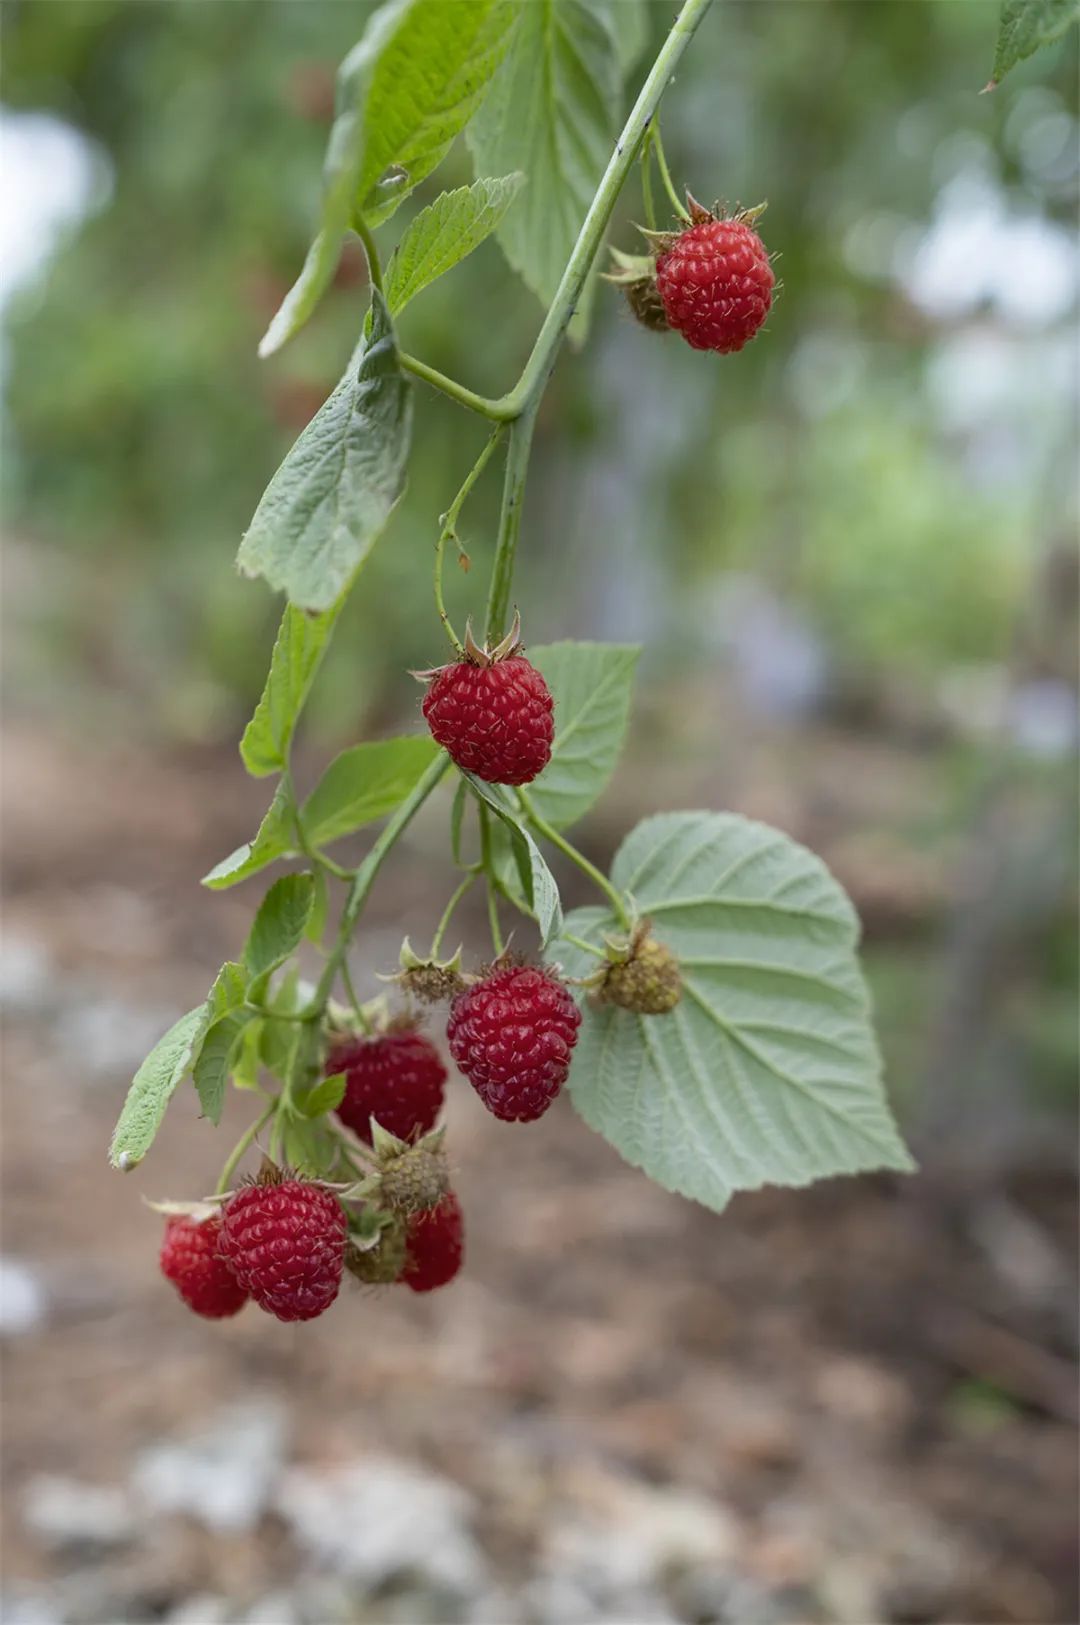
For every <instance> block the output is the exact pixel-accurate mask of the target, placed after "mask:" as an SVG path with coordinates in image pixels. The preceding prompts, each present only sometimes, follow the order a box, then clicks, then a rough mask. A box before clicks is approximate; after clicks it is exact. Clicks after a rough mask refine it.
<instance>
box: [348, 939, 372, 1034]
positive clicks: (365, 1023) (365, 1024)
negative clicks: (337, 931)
mask: <svg viewBox="0 0 1080 1625" xmlns="http://www.w3.org/2000/svg"><path fill="white" fill-rule="evenodd" d="M341 980H342V981H343V982H344V983H345V991H346V993H347V994H348V995H349V1003H350V1004H351V1005H352V1007H353V1014H354V1015H355V1017H356V1019H357V1021H358V1022H359V1023H360V1027H361V1030H362V1031H363V1032H364V1033H365V1034H366V1036H367V1037H368V1038H370V1037H371V1036H372V1034H373V1033H374V1031H375V1029H374V1027H373V1026H372V1025H371V1022H370V1020H369V1018H368V1016H367V1015H366V1014H365V1012H364V1007H363V1005H362V1004H361V1003H360V1000H359V999H358V998H357V996H356V989H355V987H354V986H353V979H352V971H351V970H350V969H349V956H348V954H345V955H343V957H342V960H341Z"/></svg>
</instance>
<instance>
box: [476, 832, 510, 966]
mask: <svg viewBox="0 0 1080 1625" xmlns="http://www.w3.org/2000/svg"><path fill="white" fill-rule="evenodd" d="M478 805H479V811H480V862H481V864H482V865H483V870H484V874H485V876H486V877H487V906H488V924H489V925H490V927H491V945H492V947H493V948H494V950H495V958H496V959H501V958H502V955H503V954H504V953H505V951H506V944H505V943H504V941H503V935H502V931H501V930H500V928H499V899H498V894H497V892H496V889H495V875H494V872H493V870H492V866H491V820H490V818H489V815H488V810H487V808H486V807H485V806H484V804H483V802H480V803H479V804H478Z"/></svg>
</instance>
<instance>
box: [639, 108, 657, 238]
mask: <svg viewBox="0 0 1080 1625" xmlns="http://www.w3.org/2000/svg"><path fill="white" fill-rule="evenodd" d="M654 128H655V126H654V125H652V124H650V125H649V128H648V129H647V130H646V131H645V136H644V139H643V141H642V143H641V202H642V206H643V208H644V210H645V224H646V225H647V226H648V228H649V230H650V231H655V230H656V206H655V204H654V203H653V189H652V162H651V159H650V156H649V155H650V153H651V152H652V133H653V129H654Z"/></svg>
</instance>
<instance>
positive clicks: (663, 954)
mask: <svg viewBox="0 0 1080 1625" xmlns="http://www.w3.org/2000/svg"><path fill="white" fill-rule="evenodd" d="M599 998H600V1000H601V1002H602V1003H603V1004H617V1005H619V1006H620V1008H621V1009H623V1010H635V1011H636V1012H637V1013H638V1015H642V1016H662V1015H665V1014H666V1013H667V1012H668V1011H669V1010H674V1008H675V1006H676V1005H677V1004H678V1002H679V1000H680V999H681V998H682V972H681V971H680V969H679V961H678V960H677V959H676V957H675V955H674V954H673V953H672V951H671V949H670V948H667V947H665V945H664V944H663V943H662V942H657V940H656V938H655V937H650V936H649V935H648V934H647V933H646V934H644V935H641V936H639V937H637V938H636V939H635V941H634V942H633V943H632V944H631V947H630V952H629V955H628V957H627V958H626V959H624V960H622V961H620V962H619V963H618V964H615V965H612V967H611V969H610V970H609V971H608V972H607V973H606V975H605V976H604V980H603V982H602V983H601V984H600V990H599Z"/></svg>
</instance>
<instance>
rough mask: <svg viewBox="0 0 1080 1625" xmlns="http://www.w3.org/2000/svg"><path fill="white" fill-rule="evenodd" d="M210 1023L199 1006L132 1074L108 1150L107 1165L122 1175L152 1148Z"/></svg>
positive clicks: (206, 1012) (203, 1007)
mask: <svg viewBox="0 0 1080 1625" xmlns="http://www.w3.org/2000/svg"><path fill="white" fill-rule="evenodd" d="M209 1023H210V1006H209V1004H208V1003H204V1004H200V1005H199V1006H198V1008H197V1009H195V1010H189V1011H188V1013H187V1015H186V1016H181V1017H180V1020H179V1021H177V1022H175V1023H174V1025H173V1026H171V1027H170V1028H169V1030H168V1032H167V1033H166V1034H165V1036H164V1038H161V1039H159V1040H158V1042H157V1043H156V1044H155V1045H154V1047H153V1049H152V1050H151V1051H150V1053H149V1055H148V1056H147V1057H146V1060H145V1061H144V1062H143V1064H142V1066H140V1068H139V1070H138V1071H137V1072H136V1074H135V1077H134V1079H133V1080H132V1084H131V1088H130V1089H129V1090H128V1095H127V1099H126V1100H125V1102H124V1109H123V1111H122V1112H121V1113H120V1121H119V1122H118V1123H117V1125H116V1130H115V1132H114V1134H113V1138H112V1145H111V1146H110V1148H109V1161H110V1162H111V1163H112V1165H113V1167H114V1168H121V1169H123V1170H124V1171H125V1172H126V1171H127V1170H128V1169H131V1168H134V1167H135V1166H136V1165H137V1164H138V1163H140V1162H141V1161H142V1160H143V1158H144V1157H145V1155H146V1153H147V1152H148V1151H149V1149H150V1147H151V1145H152V1144H153V1140H154V1135H155V1134H156V1133H157V1131H158V1127H159V1125H160V1123H161V1119H162V1118H163V1117H164V1115H165V1108H166V1106H167V1105H168V1104H169V1100H170V1098H171V1097H172V1094H173V1091H174V1090H175V1088H176V1086H177V1084H178V1083H179V1082H180V1080H181V1079H182V1078H183V1077H184V1076H185V1074H186V1073H187V1072H189V1071H190V1069H191V1066H192V1063H193V1061H194V1060H195V1057H196V1056H197V1055H198V1052H199V1046H200V1044H201V1043H202V1041H203V1036H204V1035H205V1033H206V1029H207V1027H208V1026H209Z"/></svg>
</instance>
